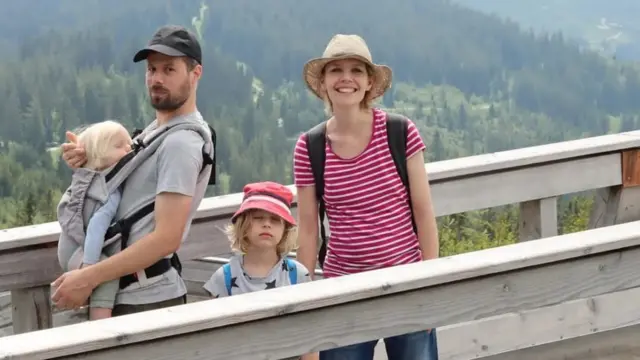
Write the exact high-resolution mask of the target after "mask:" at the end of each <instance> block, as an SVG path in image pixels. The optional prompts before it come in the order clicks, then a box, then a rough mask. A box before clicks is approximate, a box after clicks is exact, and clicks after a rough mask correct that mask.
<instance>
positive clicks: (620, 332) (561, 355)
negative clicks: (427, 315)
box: [485, 324, 640, 360]
mask: <svg viewBox="0 0 640 360" xmlns="http://www.w3.org/2000/svg"><path fill="white" fill-rule="evenodd" d="M638 334H640V325H638V324H635V325H630V326H624V327H621V328H618V329H613V330H609V331H601V332H596V333H594V334H590V335H585V336H580V337H578V338H573V339H568V340H563V341H558V342H554V343H550V344H544V345H541V346H535V347H531V348H527V349H523V350H520V351H514V352H509V353H505V354H500V355H496V356H491V357H487V358H485V359H486V360H539V359H545V360H637V359H639V358H640V342H638Z"/></svg>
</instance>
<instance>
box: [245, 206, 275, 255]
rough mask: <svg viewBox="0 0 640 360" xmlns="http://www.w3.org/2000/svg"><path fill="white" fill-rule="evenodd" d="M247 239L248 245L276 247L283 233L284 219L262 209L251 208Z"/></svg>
mask: <svg viewBox="0 0 640 360" xmlns="http://www.w3.org/2000/svg"><path fill="white" fill-rule="evenodd" d="M248 216H249V217H250V219H251V227H250V228H249V234H248V236H247V237H248V240H249V245H250V246H251V247H254V248H259V249H267V248H268V249H274V250H275V249H276V247H277V246H278V244H279V243H280V240H282V237H283V235H284V221H283V220H282V218H280V217H279V216H278V215H275V214H272V213H270V212H267V211H264V210H252V211H251V212H250V213H249V214H248Z"/></svg>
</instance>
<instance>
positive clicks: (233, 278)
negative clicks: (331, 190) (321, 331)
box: [204, 181, 317, 360]
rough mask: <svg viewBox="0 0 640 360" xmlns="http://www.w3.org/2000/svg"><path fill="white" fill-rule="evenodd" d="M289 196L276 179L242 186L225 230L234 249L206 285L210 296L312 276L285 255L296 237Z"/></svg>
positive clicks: (312, 356) (314, 356)
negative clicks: (241, 195)
mask: <svg viewBox="0 0 640 360" xmlns="http://www.w3.org/2000/svg"><path fill="white" fill-rule="evenodd" d="M292 200H293V193H292V192H291V190H289V189H288V188H287V187H285V186H283V185H280V184H278V183H274V182H269V181H267V182H261V183H253V184H248V185H246V186H245V187H244V199H243V201H242V205H240V209H238V211H236V213H235V214H234V215H233V217H232V218H231V224H230V225H229V227H228V229H227V234H228V236H229V240H230V242H231V249H232V250H234V252H236V253H237V254H236V255H234V256H232V257H231V259H230V260H229V263H227V264H225V265H224V266H223V267H221V268H219V269H218V270H217V271H216V272H215V273H214V274H213V275H212V276H211V278H210V279H209V280H208V281H207V282H206V283H205V284H204V289H205V290H207V292H208V293H209V294H210V295H211V297H212V298H220V297H225V296H232V295H240V294H244V293H249V292H254V291H260V290H267V289H273V288H277V287H281V286H289V285H295V284H297V283H303V282H308V281H310V279H311V277H310V276H309V271H308V270H307V268H305V267H304V265H302V264H300V263H299V262H297V261H296V260H293V259H289V258H287V253H289V252H290V251H292V250H293V249H294V248H295V244H296V239H297V232H296V221H295V220H294V218H293V216H292V215H291V201H292ZM298 358H299V357H294V358H292V359H298ZM302 359H305V360H311V359H317V354H306V355H303V356H302Z"/></svg>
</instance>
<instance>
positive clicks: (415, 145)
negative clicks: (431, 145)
mask: <svg viewBox="0 0 640 360" xmlns="http://www.w3.org/2000/svg"><path fill="white" fill-rule="evenodd" d="M425 148H426V146H425V144H424V142H423V141H422V137H421V136H420V132H419V131H418V128H417V127H416V125H415V124H414V123H413V121H411V120H409V124H408V128H407V159H409V158H410V157H412V156H413V155H415V154H416V153H417V152H419V151H423V150H424V149H425Z"/></svg>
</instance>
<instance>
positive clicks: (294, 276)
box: [284, 258, 298, 285]
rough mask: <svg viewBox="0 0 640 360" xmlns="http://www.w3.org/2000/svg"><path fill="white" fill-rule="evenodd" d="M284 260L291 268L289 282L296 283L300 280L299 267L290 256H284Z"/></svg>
mask: <svg viewBox="0 0 640 360" xmlns="http://www.w3.org/2000/svg"><path fill="white" fill-rule="evenodd" d="M284 261H285V262H286V263H287V268H288V269H289V283H291V285H295V284H296V283H297V282H298V267H297V266H296V263H295V262H294V261H293V260H291V259H289V258H284Z"/></svg>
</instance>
